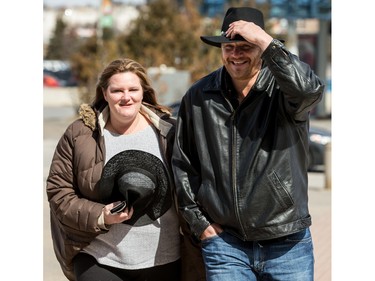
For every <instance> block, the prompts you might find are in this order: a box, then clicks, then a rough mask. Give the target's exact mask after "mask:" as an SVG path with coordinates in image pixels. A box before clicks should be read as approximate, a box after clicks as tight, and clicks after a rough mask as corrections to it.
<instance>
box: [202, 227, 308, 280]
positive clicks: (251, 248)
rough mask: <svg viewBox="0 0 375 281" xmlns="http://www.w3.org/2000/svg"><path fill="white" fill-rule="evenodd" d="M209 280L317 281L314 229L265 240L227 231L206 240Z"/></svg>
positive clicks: (204, 241)
mask: <svg viewBox="0 0 375 281" xmlns="http://www.w3.org/2000/svg"><path fill="white" fill-rule="evenodd" d="M202 255H203V260H204V263H205V267H206V277H207V281H245V280H246V281H255V280H257V281H260V280H264V281H271V280H279V281H313V280H314V255H313V245H312V238H311V233H310V230H309V229H308V228H307V229H305V230H302V231H300V232H298V233H295V234H291V235H288V236H285V237H282V238H277V239H272V240H265V241H242V240H241V239H239V238H237V237H235V236H233V235H231V234H229V233H227V232H225V231H223V232H222V233H220V234H219V235H218V236H213V237H211V238H208V239H205V240H203V241H202Z"/></svg>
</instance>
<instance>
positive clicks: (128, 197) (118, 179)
mask: <svg viewBox="0 0 375 281" xmlns="http://www.w3.org/2000/svg"><path fill="white" fill-rule="evenodd" d="M99 195H100V198H101V202H102V203H103V204H109V203H113V202H115V201H125V202H126V204H127V206H128V207H129V209H130V208H131V207H133V209H134V213H133V216H132V218H131V219H130V220H127V221H124V222H123V223H125V224H129V225H135V226H140V225H146V224H150V223H152V222H153V221H155V220H156V219H158V218H159V217H160V216H162V215H163V214H164V213H165V212H166V211H167V210H168V209H169V208H170V207H171V205H172V198H171V191H170V184H169V180H168V176H167V172H166V169H165V167H164V164H163V162H162V161H161V160H160V159H159V158H158V157H156V156H154V155H152V154H150V153H147V152H144V151H140V150H125V151H123V152H120V153H118V154H116V155H115V156H113V157H112V158H111V159H110V160H109V161H108V162H107V164H106V165H105V166H104V169H103V173H102V177H101V179H100V183H99Z"/></svg>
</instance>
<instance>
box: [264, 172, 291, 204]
mask: <svg viewBox="0 0 375 281" xmlns="http://www.w3.org/2000/svg"><path fill="white" fill-rule="evenodd" d="M268 179H269V180H270V182H271V183H272V186H273V187H274V188H273V189H272V190H273V192H274V195H275V196H276V199H277V200H278V202H279V203H280V205H281V206H282V207H283V208H284V209H288V208H289V207H291V206H293V204H294V201H293V198H292V196H291V195H290V194H289V192H288V190H287V188H286V186H285V184H284V183H283V182H282V181H281V180H280V177H279V176H278V175H277V173H276V171H272V172H271V173H270V174H268Z"/></svg>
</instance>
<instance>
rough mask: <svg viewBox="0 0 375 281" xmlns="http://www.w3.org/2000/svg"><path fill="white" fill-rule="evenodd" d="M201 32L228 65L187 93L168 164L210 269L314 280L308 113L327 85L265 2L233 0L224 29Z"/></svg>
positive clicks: (237, 276)
mask: <svg viewBox="0 0 375 281" xmlns="http://www.w3.org/2000/svg"><path fill="white" fill-rule="evenodd" d="M201 39H202V40H203V41H204V42H205V43H207V44H209V45H213V46H215V47H220V48H221V54H222V61H223V67H221V68H219V69H217V70H215V71H214V72H212V73H210V74H209V75H207V76H206V77H204V78H202V79H201V80H199V81H197V82H196V83H195V84H194V85H192V87H191V88H190V89H189V90H188V91H187V93H186V94H185V96H184V97H183V99H182V101H181V106H180V109H179V113H178V117H177V128H176V140H175V146H174V155H173V157H172V165H173V170H174V175H175V181H176V192H177V197H178V203H179V211H180V212H181V214H182V216H183V217H184V219H185V220H186V221H187V224H188V225H189V228H190V231H191V233H192V235H193V236H194V237H195V238H196V239H197V240H198V241H200V242H201V247H202V255H203V259H204V262H205V267H206V278H207V280H208V281H213V280H215V281H218V280H220V281H228V280H230V281H234V280H235V281H242V280H247V281H249V280H250V281H252V280H282V281H287V280H290V281H296V280H298V281H307V280H309V281H312V280H313V279H314V277H313V275H314V274H313V272H314V266H313V264H314V257H313V246H312V239H311V234H310V230H309V226H310V225H311V217H310V215H309V210H308V198H307V197H308V183H307V180H308V178H307V166H308V159H307V158H308V157H307V155H308V131H309V113H310V111H311V110H312V109H313V107H314V106H316V104H317V103H318V102H319V101H320V100H321V98H322V94H323V91H324V86H323V84H322V82H321V80H320V79H319V78H318V77H317V76H316V75H315V74H314V73H313V71H312V70H311V68H310V67H309V65H307V64H305V63H303V62H301V61H300V60H299V59H298V57H297V56H294V55H292V54H291V53H290V52H289V51H287V50H286V49H285V47H284V45H283V43H282V42H280V41H279V40H276V39H273V38H272V37H271V36H270V35H269V34H267V33H266V32H265V31H264V21H263V15H262V13H261V12H260V11H259V10H256V9H252V8H230V9H229V10H228V11H227V13H226V15H225V18H224V21H223V25H222V35H221V36H203V37H201Z"/></svg>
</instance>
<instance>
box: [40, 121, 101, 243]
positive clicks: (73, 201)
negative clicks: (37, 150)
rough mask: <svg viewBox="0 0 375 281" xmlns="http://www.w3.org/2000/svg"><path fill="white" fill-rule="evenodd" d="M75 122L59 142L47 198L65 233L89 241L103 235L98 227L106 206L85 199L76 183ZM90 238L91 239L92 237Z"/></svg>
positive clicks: (52, 212)
mask: <svg viewBox="0 0 375 281" xmlns="http://www.w3.org/2000/svg"><path fill="white" fill-rule="evenodd" d="M74 127H75V126H74V123H73V124H72V125H70V126H69V127H68V128H67V130H66V131H65V133H64V135H63V136H62V137H61V139H60V140H59V142H58V144H57V146H56V150H55V153H54V156H53V159H52V163H51V166H50V172H49V175H48V177H47V181H46V185H47V186H46V191H47V198H48V201H49V204H50V210H51V216H54V217H55V218H56V219H57V220H58V221H59V224H60V226H61V227H62V228H63V230H64V232H65V233H66V234H67V235H68V236H71V237H82V240H85V237H87V239H88V240H90V239H92V237H94V236H96V235H97V234H99V233H103V232H105V231H103V230H102V229H101V228H100V226H99V225H98V218H99V216H100V215H101V213H102V208H103V206H104V205H103V204H100V203H97V202H94V201H91V200H88V199H85V198H84V197H83V196H82V193H81V192H80V191H79V188H78V186H77V184H76V182H77V181H76V175H75V174H74V173H75V171H77V168H76V167H74V164H73V163H74V158H75V157H78V156H77V155H75V154H74V151H75V149H74V145H75V137H73V131H74V129H73V128H74ZM90 237H91V238H90Z"/></svg>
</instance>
